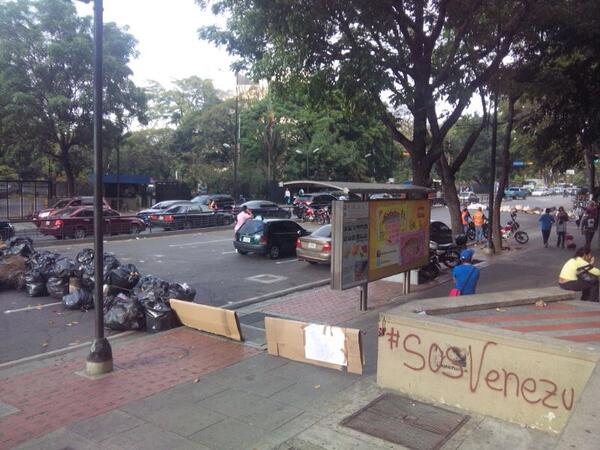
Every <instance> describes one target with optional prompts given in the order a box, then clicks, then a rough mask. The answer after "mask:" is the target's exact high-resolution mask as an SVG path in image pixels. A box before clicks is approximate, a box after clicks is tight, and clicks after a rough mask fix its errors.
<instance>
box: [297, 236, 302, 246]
mask: <svg viewBox="0 0 600 450" xmlns="http://www.w3.org/2000/svg"><path fill="white" fill-rule="evenodd" d="M296 248H302V242H300V238H298V239H296Z"/></svg>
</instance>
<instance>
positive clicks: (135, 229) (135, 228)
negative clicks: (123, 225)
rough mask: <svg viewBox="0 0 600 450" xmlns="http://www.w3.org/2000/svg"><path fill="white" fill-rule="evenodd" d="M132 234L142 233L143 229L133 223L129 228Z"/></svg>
mask: <svg viewBox="0 0 600 450" xmlns="http://www.w3.org/2000/svg"><path fill="white" fill-rule="evenodd" d="M129 232H130V233H131V234H140V233H141V232H142V229H141V228H140V227H139V226H138V225H131V229H130V230H129Z"/></svg>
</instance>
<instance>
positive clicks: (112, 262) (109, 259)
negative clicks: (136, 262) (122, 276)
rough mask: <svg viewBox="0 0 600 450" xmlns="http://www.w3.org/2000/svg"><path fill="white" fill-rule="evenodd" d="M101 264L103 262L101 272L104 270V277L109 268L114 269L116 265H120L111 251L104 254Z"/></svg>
mask: <svg viewBox="0 0 600 450" xmlns="http://www.w3.org/2000/svg"><path fill="white" fill-rule="evenodd" d="M102 264H103V272H104V276H105V277H106V276H107V275H108V273H109V272H110V271H111V270H113V269H116V268H117V267H119V266H120V265H121V263H120V262H119V260H118V259H117V258H116V257H115V255H113V254H112V253H105V254H104V257H103V260H102Z"/></svg>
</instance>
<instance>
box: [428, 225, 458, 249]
mask: <svg viewBox="0 0 600 450" xmlns="http://www.w3.org/2000/svg"><path fill="white" fill-rule="evenodd" d="M429 240H430V241H433V242H435V243H436V244H438V245H443V244H452V243H453V242H454V240H453V239H452V229H451V228H450V227H449V226H448V225H446V224H445V223H444V222H440V221H439V220H434V221H432V222H431V223H430V224H429Z"/></svg>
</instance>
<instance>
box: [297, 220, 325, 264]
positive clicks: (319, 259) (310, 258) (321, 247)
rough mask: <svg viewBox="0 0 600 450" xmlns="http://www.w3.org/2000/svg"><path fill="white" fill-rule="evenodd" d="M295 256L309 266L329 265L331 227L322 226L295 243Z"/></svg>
mask: <svg viewBox="0 0 600 450" xmlns="http://www.w3.org/2000/svg"><path fill="white" fill-rule="evenodd" d="M296 256H297V257H298V259H300V260H302V261H307V262H309V263H311V264H316V263H325V264H330V263H331V225H323V226H322V227H321V228H319V229H317V230H315V231H313V232H312V233H311V234H309V235H307V236H301V237H299V238H298V240H297V241H296Z"/></svg>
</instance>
